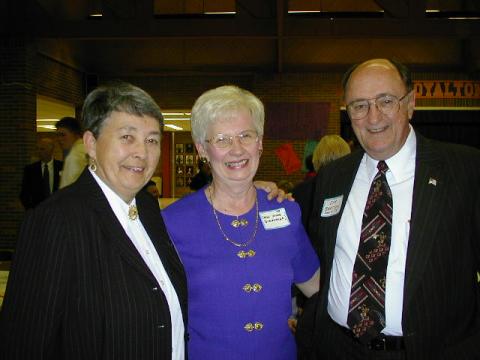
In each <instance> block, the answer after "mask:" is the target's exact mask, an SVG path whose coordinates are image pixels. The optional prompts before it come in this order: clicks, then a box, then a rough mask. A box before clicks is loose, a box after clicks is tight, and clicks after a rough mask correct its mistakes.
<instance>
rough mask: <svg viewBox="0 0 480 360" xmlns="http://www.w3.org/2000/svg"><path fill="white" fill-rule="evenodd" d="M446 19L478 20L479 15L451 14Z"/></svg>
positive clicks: (479, 18)
mask: <svg viewBox="0 0 480 360" xmlns="http://www.w3.org/2000/svg"><path fill="white" fill-rule="evenodd" d="M447 19H448V20H480V17H464V16H452V17H449V18H447Z"/></svg>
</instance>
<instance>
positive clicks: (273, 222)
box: [259, 208, 290, 230]
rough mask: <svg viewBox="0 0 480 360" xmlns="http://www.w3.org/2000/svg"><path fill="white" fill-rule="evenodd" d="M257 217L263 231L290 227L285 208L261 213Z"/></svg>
mask: <svg viewBox="0 0 480 360" xmlns="http://www.w3.org/2000/svg"><path fill="white" fill-rule="evenodd" d="M259 215H260V219H261V220H262V224H263V227H264V229H265V230H272V229H280V228H283V227H286V226H289V225H290V220H289V219H288V216H287V212H286V211H285V208H280V209H275V210H269V211H261V212H260V213H259Z"/></svg>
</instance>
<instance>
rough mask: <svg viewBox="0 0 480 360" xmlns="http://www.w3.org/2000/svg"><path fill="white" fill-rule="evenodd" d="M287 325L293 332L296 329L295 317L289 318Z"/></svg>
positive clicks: (293, 332)
mask: <svg viewBox="0 0 480 360" xmlns="http://www.w3.org/2000/svg"><path fill="white" fill-rule="evenodd" d="M288 327H289V328H290V331H291V332H292V334H295V332H296V331H297V319H295V318H289V319H288Z"/></svg>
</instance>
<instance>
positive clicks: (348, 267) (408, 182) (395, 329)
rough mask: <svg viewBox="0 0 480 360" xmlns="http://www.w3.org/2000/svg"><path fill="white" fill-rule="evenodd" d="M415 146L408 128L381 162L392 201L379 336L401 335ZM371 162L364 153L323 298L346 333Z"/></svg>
mask: <svg viewBox="0 0 480 360" xmlns="http://www.w3.org/2000/svg"><path fill="white" fill-rule="evenodd" d="M416 143H417V140H416V137H415V132H414V131H413V128H412V127H411V126H410V133H409V135H408V137H407V140H406V142H405V144H404V145H403V147H402V148H401V149H400V151H399V152H398V153H396V154H395V155H394V156H392V157H391V158H389V159H387V160H386V161H385V162H386V163H387V165H388V168H389V170H388V171H387V173H386V177H387V182H388V184H389V186H390V189H391V191H392V199H393V219H392V238H391V245H390V253H389V256H388V267H387V278H386V289H385V319H386V326H385V328H384V329H383V331H382V333H384V334H386V335H394V336H402V335H403V332H402V308H403V287H404V278H405V263H406V258H407V246H408V236H409V232H410V216H411V212H412V196H413V180H414V175H415V156H416ZM377 163H378V160H374V159H372V158H371V157H370V156H368V155H367V154H366V153H365V155H364V156H363V159H362V161H361V163H360V166H359V168H358V171H357V174H356V176H355V180H354V182H353V186H352V189H351V191H350V194H349V195H348V199H347V203H346V205H345V209H344V211H343V214H342V218H341V219H340V224H339V227H338V232H337V240H336V244H335V254H334V258H333V266H332V273H331V277H330V289H329V293H328V313H329V314H330V317H331V318H332V319H333V320H334V321H335V322H337V323H338V324H340V325H343V326H345V327H347V328H348V325H347V317H348V307H349V299H350V290H351V286H352V272H353V266H354V264H355V258H356V256H357V251H358V245H359V239H360V232H361V227H362V216H363V211H364V209H365V204H366V202H367V197H368V192H369V190H370V185H371V183H372V181H373V178H374V177H375V174H376V173H377V171H378V170H377Z"/></svg>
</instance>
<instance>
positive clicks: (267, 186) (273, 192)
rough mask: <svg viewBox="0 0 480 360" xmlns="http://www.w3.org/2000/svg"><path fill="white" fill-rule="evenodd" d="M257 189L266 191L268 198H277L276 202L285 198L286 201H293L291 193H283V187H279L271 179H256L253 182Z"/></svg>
mask: <svg viewBox="0 0 480 360" xmlns="http://www.w3.org/2000/svg"><path fill="white" fill-rule="evenodd" d="M253 184H254V185H255V187H256V188H257V189H262V190H265V191H266V192H267V193H268V200H272V199H275V198H276V199H277V202H278V203H281V202H283V200H285V199H287V200H288V201H294V200H295V199H294V198H293V196H292V194H291V193H285V191H284V190H283V189H280V188H279V187H278V186H277V184H275V183H274V182H271V181H262V180H256V181H254V182H253Z"/></svg>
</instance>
